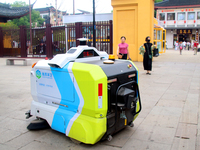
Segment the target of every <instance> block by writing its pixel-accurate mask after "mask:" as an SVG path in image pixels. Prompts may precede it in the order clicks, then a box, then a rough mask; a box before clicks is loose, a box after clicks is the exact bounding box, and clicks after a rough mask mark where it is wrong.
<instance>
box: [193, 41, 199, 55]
mask: <svg viewBox="0 0 200 150" xmlns="http://www.w3.org/2000/svg"><path fill="white" fill-rule="evenodd" d="M198 45H199V43H198V42H197V40H195V42H194V55H197V51H198Z"/></svg>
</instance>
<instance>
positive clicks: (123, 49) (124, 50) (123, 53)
mask: <svg viewBox="0 0 200 150" xmlns="http://www.w3.org/2000/svg"><path fill="white" fill-rule="evenodd" d="M125 41H126V37H125V36H122V37H121V43H120V44H118V48H117V56H118V58H119V59H125V60H126V59H127V56H128V58H129V59H130V55H129V50H128V44H127V43H125Z"/></svg>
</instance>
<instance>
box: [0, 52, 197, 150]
mask: <svg viewBox="0 0 200 150" xmlns="http://www.w3.org/2000/svg"><path fill="white" fill-rule="evenodd" d="M35 61H36V60H32V62H33V63H34V62H35ZM5 63H6V58H0V70H1V73H0V150H29V149H30V150H34V149H40V150H54V149H57V150H59V149H67V150H68V149H69V150H82V149H104V150H118V149H131V150H146V149H150V150H195V149H196V150H200V115H199V112H200V106H199V103H200V96H199V95H200V53H199V55H197V56H194V55H193V51H189V52H188V51H183V55H179V52H178V51H174V50H168V51H167V52H166V53H165V54H162V55H161V56H159V57H158V58H154V61H153V71H152V75H151V76H149V75H146V74H145V71H144V70H143V67H142V63H141V62H136V63H135V64H136V65H137V66H138V68H139V70H140V73H139V74H140V80H139V82H140V92H141V99H142V106H143V108H142V112H141V113H140V114H139V116H138V118H137V119H136V120H135V122H134V124H135V127H134V128H130V127H127V128H126V129H124V130H123V131H121V132H119V133H118V134H116V135H114V136H113V140H112V141H111V142H108V141H103V142H99V143H97V144H95V145H85V144H80V145H76V144H74V143H73V142H72V141H71V140H70V139H69V138H68V137H66V136H65V135H64V134H61V133H59V132H56V131H54V130H51V129H47V130H42V131H28V130H27V129H26V127H27V125H28V124H29V123H30V121H31V119H29V120H26V119H25V115H24V113H25V112H26V111H27V110H29V109H30V106H31V101H32V97H31V94H30V79H29V72H30V70H31V66H21V65H20V64H19V65H15V66H6V65H5Z"/></svg>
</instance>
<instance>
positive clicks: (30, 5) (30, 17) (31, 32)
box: [29, 0, 32, 53]
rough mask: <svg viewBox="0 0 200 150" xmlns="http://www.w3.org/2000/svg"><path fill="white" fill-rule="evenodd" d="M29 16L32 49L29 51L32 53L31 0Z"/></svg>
mask: <svg viewBox="0 0 200 150" xmlns="http://www.w3.org/2000/svg"><path fill="white" fill-rule="evenodd" d="M29 16H30V49H29V52H31V53H32V23H31V0H29Z"/></svg>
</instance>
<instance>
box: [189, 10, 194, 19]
mask: <svg viewBox="0 0 200 150" xmlns="http://www.w3.org/2000/svg"><path fill="white" fill-rule="evenodd" d="M188 20H195V12H188Z"/></svg>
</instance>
